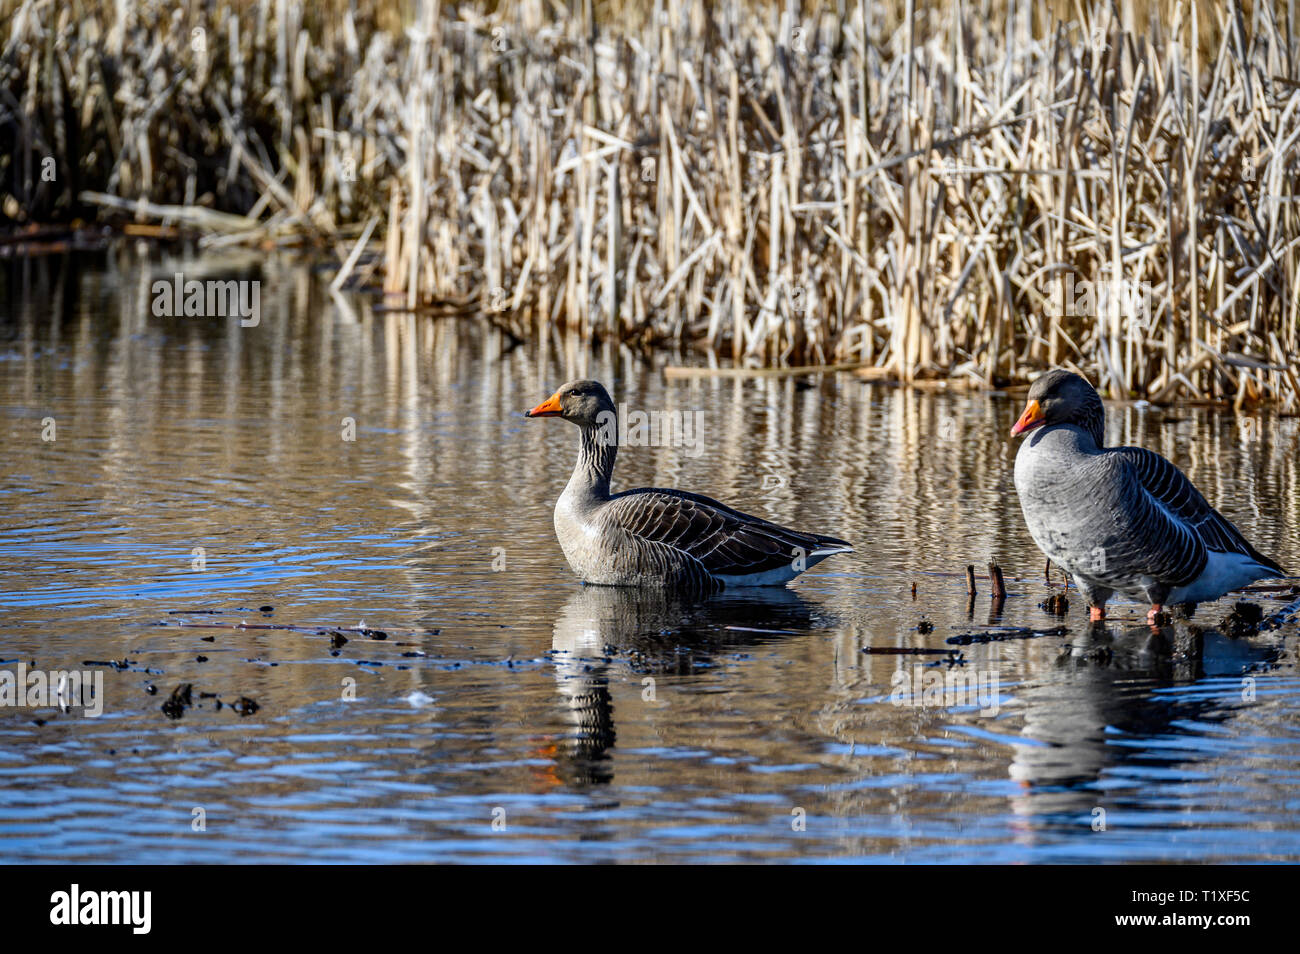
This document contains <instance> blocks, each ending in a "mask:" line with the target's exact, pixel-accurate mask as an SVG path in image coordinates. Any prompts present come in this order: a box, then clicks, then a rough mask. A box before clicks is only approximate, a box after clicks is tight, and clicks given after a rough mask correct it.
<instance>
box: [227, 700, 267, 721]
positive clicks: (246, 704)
mask: <svg viewBox="0 0 1300 954" xmlns="http://www.w3.org/2000/svg"><path fill="white" fill-rule="evenodd" d="M230 708H232V709H234V710H235V713H236V714H237V715H241V716H249V715H252V714H253V713H254V712H256V711H257V710H258V709H260V708H261V706H259V705H258V704H257V703H256V702H254V701H253V700H252V699H250V698H248V696H240V697H239V698H238V699H236V700H235V701H234V702H232V703H230Z"/></svg>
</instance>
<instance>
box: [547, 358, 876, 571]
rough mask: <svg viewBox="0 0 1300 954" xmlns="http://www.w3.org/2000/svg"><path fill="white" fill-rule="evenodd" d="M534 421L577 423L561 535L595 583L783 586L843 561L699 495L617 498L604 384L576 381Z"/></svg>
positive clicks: (558, 509) (845, 547)
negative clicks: (549, 419) (827, 564)
mask: <svg viewBox="0 0 1300 954" xmlns="http://www.w3.org/2000/svg"><path fill="white" fill-rule="evenodd" d="M524 413H525V416H527V417H562V418H564V419H565V420H567V421H572V422H573V423H574V424H577V425H578V428H579V431H580V437H579V442H578V462H577V465H576V466H575V467H574V469H573V476H572V477H570V478H569V483H568V486H566V487H565V488H564V493H562V494H561V495H560V499H559V500H558V501H557V502H556V504H555V535H556V536H557V537H558V538H559V541H560V547H561V549H563V551H564V556H565V559H567V560H568V561H569V566H571V567H572V568H573V571H574V572H575V573H576V574H578V576H579V577H580V578H581V579H582V580H583V581H584V582H587V583H598V584H605V585H610V586H669V587H681V588H692V589H699V590H702V591H710V590H716V589H719V588H721V587H724V586H779V585H782V584H784V583H787V582H789V581H790V580H791V579H793V578H794V577H795V576H797V575H798V574H799V573H801V572H803V571H804V570H806V569H807V568H808V567H811V566H815V565H816V564H818V563H820V562H821V561H822V560H824V559H826V558H827V557H829V556H832V555H834V554H836V553H849V552H852V549H853V548H852V547H851V546H850V545H849V544H848V543H846V542H845V541H843V540H839V539H836V538H835V537H828V536H824V535H822V534H819V533H806V532H804V531H801V530H791V529H789V528H786V527H782V526H778V525H777V524H775V523H771V522H770V521H767V520H763V519H762V518H760V517H754V516H750V515H749V514H745V513H741V512H740V511H738V510H733V509H731V508H730V507H728V506H725V505H724V504H721V503H718V501H716V500H711V499H710V498H708V497H703V496H701V495H699V494H692V493H687V492H686V491H682V490H666V489H661V488H648V489H643V490H626V491H624V492H622V493H619V494H611V493H610V492H609V482H610V477H611V475H612V474H613V471H614V459H615V457H616V456H617V454H618V446H617V439H616V435H617V433H618V430H617V425H616V415H617V410H616V409H615V407H614V402H613V401H612V400H611V399H610V396H609V393H608V392H607V391H606V390H605V388H604V387H603V386H601V384H600V383H599V382H597V381H571V382H569V383H568V384H566V385H564V386H563V387H562V388H560V389H559V390H558V391H556V392H555V393H554V394H553V395H551V397H550V398H548V399H547V400H546V401H544V402H542V403H541V404H539V405H537V407H535V408H533V409H532V410H531V411H526V412H524Z"/></svg>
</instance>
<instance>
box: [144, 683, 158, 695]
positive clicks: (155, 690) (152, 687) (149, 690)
mask: <svg viewBox="0 0 1300 954" xmlns="http://www.w3.org/2000/svg"><path fill="white" fill-rule="evenodd" d="M144 691H145V692H147V693H149V695H151V696H156V695H158V687H157V686H155V685H154V684H153V683H152V682H151V683H149V684H148V685H147V686H145V687H144Z"/></svg>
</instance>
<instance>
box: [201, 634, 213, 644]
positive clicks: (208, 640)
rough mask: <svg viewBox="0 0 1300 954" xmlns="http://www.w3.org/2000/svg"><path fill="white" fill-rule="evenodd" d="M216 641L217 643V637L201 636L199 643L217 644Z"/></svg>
mask: <svg viewBox="0 0 1300 954" xmlns="http://www.w3.org/2000/svg"><path fill="white" fill-rule="evenodd" d="M216 641H217V637H215V636H200V637H199V642H201V643H215V642H216Z"/></svg>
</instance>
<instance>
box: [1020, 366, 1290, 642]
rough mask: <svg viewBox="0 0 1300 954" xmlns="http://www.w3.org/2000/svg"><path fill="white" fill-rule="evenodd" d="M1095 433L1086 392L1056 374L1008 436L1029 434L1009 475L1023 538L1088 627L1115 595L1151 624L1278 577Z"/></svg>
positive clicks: (1185, 490) (1162, 467)
mask: <svg viewBox="0 0 1300 954" xmlns="http://www.w3.org/2000/svg"><path fill="white" fill-rule="evenodd" d="M1104 423H1105V408H1104V407H1103V406H1102V403H1101V398H1100V397H1099V396H1098V395H1097V392H1096V391H1095V390H1094V389H1093V387H1092V385H1090V384H1089V383H1088V382H1087V381H1085V380H1084V379H1083V378H1081V377H1080V376H1079V375H1077V374H1073V373H1071V372H1069V371H1064V370H1060V369H1057V370H1053V371H1049V372H1048V373H1047V374H1044V375H1043V376H1042V377H1040V378H1039V379H1038V380H1037V381H1035V382H1034V383H1033V386H1032V387H1030V389H1029V398H1028V404H1027V405H1026V407H1025V411H1024V413H1023V414H1022V415H1021V416H1020V419H1019V420H1018V421H1017V422H1016V425H1015V427H1014V428H1012V430H1011V434H1012V436H1013V437H1014V436H1017V435H1021V434H1029V436H1028V437H1026V438H1025V440H1024V442H1023V443H1022V444H1021V445H1020V450H1019V451H1018V452H1017V454H1016V470H1015V481H1016V492H1017V494H1018V495H1019V496H1020V508H1021V510H1022V512H1023V513H1024V516H1025V523H1026V525H1027V526H1028V528H1029V534H1030V536H1032V537H1033V538H1034V542H1035V543H1037V544H1038V547H1039V549H1041V550H1042V551H1043V552H1044V553H1045V554H1047V556H1048V558H1049V559H1050V560H1051V561H1052V562H1053V563H1055V564H1057V565H1058V566H1060V567H1061V568H1062V569H1064V570H1066V571H1067V572H1068V573H1070V574H1071V575H1072V576H1073V577H1074V580H1075V582H1076V583H1077V584H1078V586H1079V590H1080V591H1081V592H1082V593H1083V595H1084V596H1085V597H1086V598H1087V600H1088V605H1089V614H1090V616H1091V618H1092V619H1094V620H1100V619H1104V618H1105V616H1106V601H1107V600H1109V599H1110V597H1111V596H1112V595H1114V594H1115V593H1120V594H1122V595H1124V596H1128V597H1130V598H1133V599H1138V600H1145V601H1146V602H1148V603H1150V604H1151V611H1150V613H1149V614H1148V618H1149V619H1150V620H1151V621H1153V622H1154V621H1155V619H1156V617H1157V615H1158V614H1159V613H1160V612H1161V610H1162V608H1163V606H1164V605H1165V604H1166V603H1169V604H1177V603H1200V602H1205V601H1207V600H1214V599H1218V598H1219V597H1220V596H1223V595H1224V594H1225V593H1228V592H1231V591H1232V590H1235V589H1239V588H1240V587H1243V586H1245V585H1247V584H1248V583H1252V582H1254V581H1255V580H1260V579H1265V578H1267V577H1276V576H1281V575H1283V572H1284V571H1283V570H1282V568H1281V567H1280V566H1278V565H1277V564H1276V563H1274V562H1273V561H1272V560H1270V559H1269V558H1268V557H1266V556H1264V555H1263V554H1261V553H1260V552H1259V551H1258V550H1256V549H1255V548H1254V547H1253V546H1251V545H1250V543H1249V542H1248V541H1247V540H1246V538H1245V537H1243V536H1242V535H1241V533H1240V531H1238V530H1237V528H1236V527H1234V526H1233V525H1232V524H1231V523H1230V522H1229V521H1228V520H1227V519H1226V518H1225V517H1224V516H1223V515H1222V514H1220V513H1219V512H1218V511H1217V510H1215V509H1214V508H1213V507H1211V506H1210V505H1209V503H1207V502H1206V500H1205V498H1204V497H1203V496H1201V493H1200V491H1198V490H1197V489H1196V488H1195V487H1194V486H1193V485H1192V482H1191V481H1190V480H1188V479H1187V477H1186V476H1185V475H1184V474H1183V472H1182V471H1181V470H1179V469H1178V468H1177V467H1175V466H1174V465H1173V464H1171V463H1170V462H1169V461H1168V460H1166V459H1165V458H1164V457H1161V456H1160V455H1159V454H1157V453H1154V452H1153V451H1149V450H1146V449H1144V448H1141V447H1112V448H1107V447H1106V446H1105V434H1104V427H1103V425H1104ZM1030 432H1032V433H1030Z"/></svg>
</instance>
